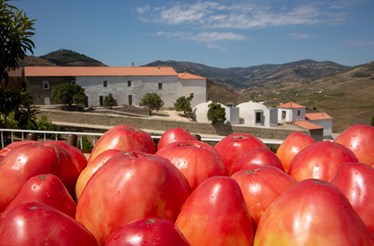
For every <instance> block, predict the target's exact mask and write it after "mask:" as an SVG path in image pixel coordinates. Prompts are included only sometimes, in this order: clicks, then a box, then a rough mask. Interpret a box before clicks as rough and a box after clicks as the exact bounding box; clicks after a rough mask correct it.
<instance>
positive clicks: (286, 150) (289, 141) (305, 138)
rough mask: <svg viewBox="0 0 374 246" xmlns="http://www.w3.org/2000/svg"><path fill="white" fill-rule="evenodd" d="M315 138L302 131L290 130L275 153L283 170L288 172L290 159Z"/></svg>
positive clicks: (313, 141)
mask: <svg viewBox="0 0 374 246" xmlns="http://www.w3.org/2000/svg"><path fill="white" fill-rule="evenodd" d="M315 142H316V140H315V139H314V138H312V137H311V136H310V135H308V134H306V133H303V132H292V133H291V134H289V135H288V136H287V137H286V138H285V139H284V141H283V142H282V143H281V144H280V145H279V147H278V149H277V152H276V155H277V156H278V158H279V160H280V161H281V163H282V165H283V167H284V170H285V171H286V172H288V169H289V168H290V165H291V161H292V159H293V158H294V157H295V155H297V154H298V153H299V152H300V151H301V150H303V149H304V148H305V147H308V146H309V145H311V144H312V143H315Z"/></svg>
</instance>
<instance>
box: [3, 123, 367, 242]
mask: <svg viewBox="0 0 374 246" xmlns="http://www.w3.org/2000/svg"><path fill="white" fill-rule="evenodd" d="M0 190H1V192H0V211H1V215H0V245H153V246H157V245H181V246H183V245H198V246H200V245H209V246H210V245H214V246H216V245H222V246H227V245H235V246H241V245H340V246H341V245H349V246H350V245H374V127H373V126H370V125H364V124H357V125H352V126H350V127H348V128H347V129H346V130H345V131H344V132H342V133H341V134H340V135H339V136H338V137H337V138H336V139H335V140H332V141H315V140H314V139H313V138H311V137H310V136H309V135H307V134H305V133H301V132H294V133H292V134H290V135H289V136H288V137H287V138H286V139H285V140H284V141H283V143H282V144H281V145H280V146H279V148H278V149H277V150H276V152H273V151H271V150H270V149H269V147H268V146H266V145H265V144H264V143H263V142H262V141H261V140H260V139H259V138H257V137H256V136H253V135H251V134H246V133H233V134H230V135H228V136H225V137H224V138H222V140H220V141H219V142H217V143H216V144H215V145H210V144H208V143H205V142H202V141H200V140H198V139H196V138H195V136H194V135H192V134H191V133H190V132H188V131H186V130H185V129H182V128H172V129H169V130H167V131H165V132H164V134H163V135H162V136H161V138H160V140H159V142H158V144H157V145H156V144H155V143H154V141H153V139H152V138H151V136H150V135H149V134H148V133H146V132H144V131H143V130H140V129H137V128H135V127H132V126H127V125H119V126H115V127H113V128H111V129H109V130H108V131H107V132H105V134H104V135H103V136H102V137H101V138H100V139H99V140H98V141H97V143H96V144H95V146H94V148H93V150H92V152H91V154H90V156H89V157H88V158H86V157H85V155H83V153H82V152H81V151H80V150H79V149H77V148H75V147H73V146H71V145H68V144H66V143H65V142H63V141H48V142H39V141H22V142H14V143H12V144H10V145H8V146H7V147H5V148H3V149H2V150H0Z"/></svg>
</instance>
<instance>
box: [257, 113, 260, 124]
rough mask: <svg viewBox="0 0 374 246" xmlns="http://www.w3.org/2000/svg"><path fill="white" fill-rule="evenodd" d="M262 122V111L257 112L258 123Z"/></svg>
mask: <svg viewBox="0 0 374 246" xmlns="http://www.w3.org/2000/svg"><path fill="white" fill-rule="evenodd" d="M259 123H261V112H256V124H259Z"/></svg>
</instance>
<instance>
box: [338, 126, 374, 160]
mask: <svg viewBox="0 0 374 246" xmlns="http://www.w3.org/2000/svg"><path fill="white" fill-rule="evenodd" d="M335 142H336V143H339V144H342V145H344V146H345V147H347V148H348V149H350V150H351V151H352V152H353V153H354V154H355V155H356V157H357V159H358V161H359V162H361V163H365V164H369V163H370V162H372V161H374V144H373V143H374V126H370V125H366V124H355V125H351V126H350V127H348V128H346V129H345V130H344V131H343V132H342V133H340V134H339V135H338V137H337V138H336V139H335Z"/></svg>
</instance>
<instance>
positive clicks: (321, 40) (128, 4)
mask: <svg viewBox="0 0 374 246" xmlns="http://www.w3.org/2000/svg"><path fill="white" fill-rule="evenodd" d="M10 3H11V4H13V5H15V6H17V7H18V8H20V9H22V10H24V11H25V12H26V14H27V15H28V16H29V17H30V18H31V19H36V22H35V29H36V30H35V32H36V34H35V36H34V37H33V38H32V40H33V41H34V43H35V46H36V47H35V50H34V55H36V56H41V55H45V54H47V53H49V52H52V51H55V50H58V49H69V50H73V51H76V52H78V53H82V54H85V55H87V56H89V57H92V58H94V59H97V60H99V61H101V62H103V63H105V64H107V65H109V66H129V65H131V63H132V62H134V64H135V65H145V64H147V63H150V62H153V61H155V60H176V61H190V62H197V63H202V64H206V65H209V66H214V67H222V68H228V67H248V66H254V65H262V64H280V63H286V62H293V61H297V60H302V59H313V60H317V61H326V60H329V61H333V62H337V63H340V64H343V65H349V66H354V65H359V64H363V63H367V62H370V61H374V14H373V13H374V1H373V0H270V1H268V0H246V1H240V0H212V1H186V0H183V1H182V0H180V1H161V0H160V1H159V0H153V1H145V0H137V1H132V0H131V1H130V0H110V1H103V0H63V1H62V0H19V1H11V2H10Z"/></svg>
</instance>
